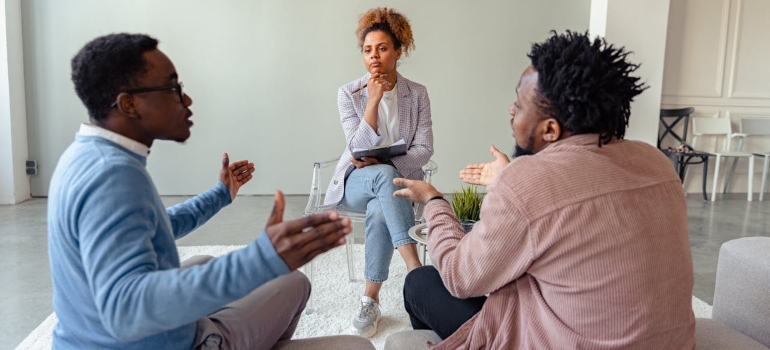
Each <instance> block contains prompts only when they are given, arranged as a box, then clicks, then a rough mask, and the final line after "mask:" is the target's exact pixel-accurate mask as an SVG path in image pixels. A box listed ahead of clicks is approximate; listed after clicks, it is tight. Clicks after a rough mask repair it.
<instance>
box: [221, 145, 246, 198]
mask: <svg viewBox="0 0 770 350" xmlns="http://www.w3.org/2000/svg"><path fill="white" fill-rule="evenodd" d="M252 173H254V163H249V161H248V160H245V159H244V160H240V161H237V162H235V163H232V164H230V156H228V155H227V153H224V154H222V169H220V170H219V181H221V182H222V183H223V184H225V186H227V189H228V190H230V199H231V200H235V196H236V195H237V194H238V190H240V189H241V186H243V185H245V184H246V183H247V182H249V180H251V179H252V178H253V176H252V175H251V174H252Z"/></svg>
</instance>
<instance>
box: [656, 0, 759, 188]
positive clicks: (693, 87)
mask: <svg viewBox="0 0 770 350" xmlns="http://www.w3.org/2000/svg"><path fill="white" fill-rule="evenodd" d="M767 33H770V2H768V1H767V0H672V1H671V13H670V16H669V34H668V39H667V52H666V70H665V77H664V84H663V97H662V102H663V107H664V108H679V107H695V112H694V114H693V117H708V118H728V119H730V120H731V121H732V124H733V130H734V131H736V132H737V131H738V130H739V127H738V125H739V119H740V118H770V83H768V81H770V70H768V69H767V63H768V58H770V41H768V39H767V36H768V35H767ZM690 131H692V130H690ZM688 140H692V139H691V138H688ZM701 141H707V142H705V143H703V144H702V146H703V147H702V148H701V149H703V150H705V151H715V150H716V148H715V147H716V146H717V145H718V144H721V140H719V142H717V140H699V141H698V142H699V143H701ZM699 148H700V147H699ZM769 149H770V139H767V138H765V139H762V138H756V139H753V140H749V141H748V142H747V150H755V151H760V152H766V151H767V150H769ZM713 163H714V162H713V161H712V162H710V166H711V167H712V169H709V180H708V189H709V190H710V189H711V185H712V181H713V174H714V172H713ZM724 165H727V164H724ZM724 165H723V167H722V169H725V166H724ZM754 165H755V166H754V169H755V174H754V191H755V192H758V190H759V185H760V181H761V176H760V175H761V174H762V161H761V160H760V158H756V159H755V164H754ZM689 168H692V169H691V174H690V176H689V179H688V181H687V183H686V188H687V190H688V191H690V192H700V188H701V181H702V177H701V175H700V174H701V168H700V167H699V166H691V167H689ZM747 169H748V164H747V161H746V160H740V161H739V162H738V168H737V171H736V177H735V179H734V180H733V184H732V187H731V191H732V192H743V193H745V192H746V190H747V181H748V176H747V174H748V170H747ZM725 178H726V176H725V174H724V173H723V174H722V175H720V179H722V180H724V179H725ZM720 182H721V181H720ZM720 186H721V184H720ZM720 191H721V187H720Z"/></svg>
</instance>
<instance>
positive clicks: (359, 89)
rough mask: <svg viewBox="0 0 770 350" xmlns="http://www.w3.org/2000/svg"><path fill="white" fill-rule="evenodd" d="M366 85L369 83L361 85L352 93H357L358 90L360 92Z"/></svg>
mask: <svg viewBox="0 0 770 350" xmlns="http://www.w3.org/2000/svg"><path fill="white" fill-rule="evenodd" d="M366 85H367V84H364V85H363V86H361V87H360V88H358V89H355V91H353V92H351V93H350V94H351V95H352V94H355V93H356V92H359V91H361V90H363V89H364V88H365V87H366Z"/></svg>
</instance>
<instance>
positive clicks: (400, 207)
mask: <svg viewBox="0 0 770 350" xmlns="http://www.w3.org/2000/svg"><path fill="white" fill-rule="evenodd" d="M402 176H403V175H401V173H400V172H399V171H398V170H396V168H394V167H392V166H390V165H385V164H375V165H370V166H367V167H363V168H360V169H354V170H353V172H351V173H350V175H348V178H347V179H346V180H345V194H344V195H343V196H342V202H341V203H340V204H341V205H343V206H344V207H345V208H347V209H348V210H350V211H353V212H359V213H366V219H364V225H365V226H366V237H365V239H364V242H365V243H364V252H365V253H364V255H365V260H366V267H365V268H364V277H366V280H367V281H370V282H374V283H382V282H385V280H387V279H388V270H389V268H390V260H391V259H392V258H393V249H394V248H398V247H400V246H402V245H404V244H410V243H417V242H415V241H414V240H413V239H411V238H410V237H409V228H410V227H412V226H414V210H413V209H412V202H410V201H409V200H408V199H406V198H403V197H393V192H395V191H396V190H399V189H400V187H398V186H396V185H394V184H393V179H394V178H397V177H402Z"/></svg>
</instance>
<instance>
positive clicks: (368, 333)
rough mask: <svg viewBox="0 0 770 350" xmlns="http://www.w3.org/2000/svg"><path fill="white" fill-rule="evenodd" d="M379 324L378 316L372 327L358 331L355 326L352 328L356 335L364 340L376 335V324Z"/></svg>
mask: <svg viewBox="0 0 770 350" xmlns="http://www.w3.org/2000/svg"><path fill="white" fill-rule="evenodd" d="M379 322H380V316H377V318H376V319H375V320H374V325H371V326H369V327H366V328H364V329H359V328H357V327H356V326H353V329H354V330H355V332H356V334H358V335H360V336H362V337H364V338H371V337H372V336H374V335H375V334H377V323H379Z"/></svg>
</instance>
